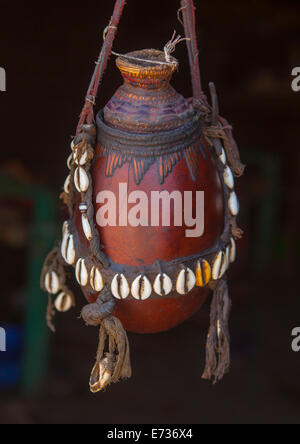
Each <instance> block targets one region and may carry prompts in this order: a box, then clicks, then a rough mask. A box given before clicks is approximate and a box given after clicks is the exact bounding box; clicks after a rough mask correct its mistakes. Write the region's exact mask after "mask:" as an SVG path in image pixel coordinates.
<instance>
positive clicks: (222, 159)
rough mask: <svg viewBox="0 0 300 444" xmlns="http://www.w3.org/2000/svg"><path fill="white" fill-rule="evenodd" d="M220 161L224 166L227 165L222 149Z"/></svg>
mask: <svg viewBox="0 0 300 444" xmlns="http://www.w3.org/2000/svg"><path fill="white" fill-rule="evenodd" d="M219 159H220V161H221V162H222V163H223V164H224V165H226V163H227V158H226V154H225V150H224V148H222V154H221V155H220V156H219Z"/></svg>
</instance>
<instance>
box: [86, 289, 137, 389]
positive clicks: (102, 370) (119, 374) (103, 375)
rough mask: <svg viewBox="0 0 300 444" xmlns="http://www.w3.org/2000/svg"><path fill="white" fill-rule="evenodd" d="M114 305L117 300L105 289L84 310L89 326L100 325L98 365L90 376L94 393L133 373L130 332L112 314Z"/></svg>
mask: <svg viewBox="0 0 300 444" xmlns="http://www.w3.org/2000/svg"><path fill="white" fill-rule="evenodd" d="M114 306H115V302H114V300H113V298H112V296H111V294H110V292H109V290H108V289H107V288H105V289H104V290H103V292H102V293H101V296H99V298H98V300H97V302H96V303H95V304H90V305H87V306H86V307H84V308H83V310H82V313H81V315H82V318H83V319H84V320H85V322H86V323H87V324H88V325H92V326H98V325H100V331H99V346H98V351H97V358H96V364H95V365H94V367H93V369H92V373H91V377H90V390H91V392H92V393H98V392H100V391H102V390H103V389H105V388H106V387H108V386H109V385H110V384H113V383H117V382H119V381H120V380H121V379H127V378H130V377H131V375H132V371H131V363H130V349H129V342H128V337H127V333H126V331H125V330H124V328H123V325H122V323H121V321H120V320H119V319H117V318H115V317H114V316H112V315H111V313H112V312H113V310H114ZM106 350H107V351H106Z"/></svg>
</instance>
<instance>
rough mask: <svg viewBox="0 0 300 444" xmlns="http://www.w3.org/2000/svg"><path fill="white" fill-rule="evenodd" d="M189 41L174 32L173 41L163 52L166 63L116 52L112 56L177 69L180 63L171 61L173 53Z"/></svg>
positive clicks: (167, 44) (170, 41)
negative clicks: (178, 46)
mask: <svg viewBox="0 0 300 444" xmlns="http://www.w3.org/2000/svg"><path fill="white" fill-rule="evenodd" d="M187 40H190V39H188V38H184V37H181V35H178V36H177V37H176V31H174V33H173V35H172V38H171V40H169V42H168V43H166V45H165V46H164V51H163V52H164V53H165V58H166V61H165V62H163V61H162V60H149V59H143V58H140V57H133V56H129V55H125V54H120V53H118V52H114V51H112V54H113V55H114V56H116V57H122V58H123V59H126V60H132V61H134V62H144V63H150V64H153V65H164V66H170V65H175V66H176V67H177V66H178V62H177V61H175V60H174V61H172V60H171V54H173V52H174V51H175V49H176V46H177V45H178V44H179V43H181V42H184V41H187Z"/></svg>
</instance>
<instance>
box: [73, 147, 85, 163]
mask: <svg viewBox="0 0 300 444" xmlns="http://www.w3.org/2000/svg"><path fill="white" fill-rule="evenodd" d="M73 157H74V160H75V163H76V165H80V166H83V165H85V164H86V163H87V161H88V154H87V152H86V151H85V152H84V153H83V155H82V156H81V157H80V159H79V160H78V157H77V150H76V149H75V152H74V154H73Z"/></svg>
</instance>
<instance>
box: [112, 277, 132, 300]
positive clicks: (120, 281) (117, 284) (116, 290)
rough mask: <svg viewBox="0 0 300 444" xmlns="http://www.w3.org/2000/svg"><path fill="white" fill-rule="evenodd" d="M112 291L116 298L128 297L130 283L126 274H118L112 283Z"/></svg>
mask: <svg viewBox="0 0 300 444" xmlns="http://www.w3.org/2000/svg"><path fill="white" fill-rule="evenodd" d="M111 292H112V294H113V296H114V297H115V298H116V299H120V300H122V299H126V298H127V296H128V295H129V293H130V288H129V284H128V282H127V279H126V277H125V276H124V274H116V276H115V277H114V278H113V280H112V283H111Z"/></svg>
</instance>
